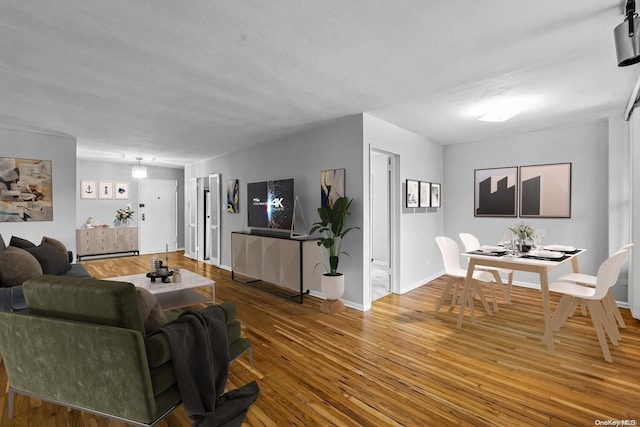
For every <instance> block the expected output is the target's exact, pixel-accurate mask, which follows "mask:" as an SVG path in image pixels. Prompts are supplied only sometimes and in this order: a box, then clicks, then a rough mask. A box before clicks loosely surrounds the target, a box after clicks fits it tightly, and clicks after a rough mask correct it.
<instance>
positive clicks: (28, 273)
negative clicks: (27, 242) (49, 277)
mask: <svg viewBox="0 0 640 427" xmlns="http://www.w3.org/2000/svg"><path fill="white" fill-rule="evenodd" d="M38 276H42V267H41V266H40V263H39V262H38V260H37V259H36V258H35V257H34V256H33V255H31V254H30V253H29V252H27V251H25V250H24V249H20V248H15V247H11V246H9V247H8V248H7V249H5V250H4V251H2V252H0V283H2V286H7V287H9V286H20V285H22V283H24V282H26V281H27V280H29V279H33V278H34V277H38Z"/></svg>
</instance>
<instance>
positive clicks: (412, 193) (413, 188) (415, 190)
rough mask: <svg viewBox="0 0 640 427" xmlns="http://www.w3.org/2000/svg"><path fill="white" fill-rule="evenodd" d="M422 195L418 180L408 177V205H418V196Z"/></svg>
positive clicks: (410, 206) (411, 206)
mask: <svg viewBox="0 0 640 427" xmlns="http://www.w3.org/2000/svg"><path fill="white" fill-rule="evenodd" d="M419 196H420V187H419V185H418V181H416V180H413V179H408V180H407V181H406V205H407V207H408V208H417V207H418V200H419V199H418V197H419Z"/></svg>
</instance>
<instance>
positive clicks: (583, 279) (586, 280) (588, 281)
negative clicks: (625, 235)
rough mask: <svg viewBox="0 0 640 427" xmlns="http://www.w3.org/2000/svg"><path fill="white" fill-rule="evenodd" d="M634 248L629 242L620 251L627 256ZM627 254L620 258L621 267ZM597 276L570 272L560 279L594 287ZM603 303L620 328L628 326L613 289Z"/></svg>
mask: <svg viewBox="0 0 640 427" xmlns="http://www.w3.org/2000/svg"><path fill="white" fill-rule="evenodd" d="M632 248H633V243H629V244H626V245H624V246H623V247H622V248H620V251H625V252H626V254H627V256H629V254H630V253H631V249H632ZM620 251H618V252H620ZM627 256H625V257H622V259H621V260H620V268H622V264H624V261H625V259H626V258H627ZM596 278H597V276H593V275H590V274H583V273H570V274H565V275H563V276H560V277H559V278H558V280H562V281H569V282H576V283H578V284H580V285H584V286H591V287H593V286H595V285H596ZM602 304H603V306H604V309H605V311H606V313H607V317H608V318H611V317H613V318H614V319H615V322H616V323H617V325H618V326H619V327H620V328H623V329H624V328H626V327H627V325H626V323H625V322H624V319H623V318H622V314H620V309H619V308H618V304H616V299H615V297H614V296H613V293H612V292H611V290H609V292H607V296H606V297H605V298H604V300H603V301H602ZM583 314H586V313H584V312H583Z"/></svg>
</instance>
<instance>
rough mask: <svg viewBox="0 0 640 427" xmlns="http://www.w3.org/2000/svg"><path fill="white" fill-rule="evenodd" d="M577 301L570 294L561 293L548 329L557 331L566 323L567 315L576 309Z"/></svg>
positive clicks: (570, 314) (569, 315)
mask: <svg viewBox="0 0 640 427" xmlns="http://www.w3.org/2000/svg"><path fill="white" fill-rule="evenodd" d="M577 305H578V302H577V301H576V299H575V298H574V297H572V296H570V295H563V296H562V297H560V301H558V305H557V307H556V312H555V313H554V314H553V317H552V318H551V325H550V329H551V331H553V332H556V331H559V330H560V328H561V327H562V326H563V325H564V324H565V323H567V320H568V319H569V317H571V316H572V315H573V313H574V312H575V310H576V307H577Z"/></svg>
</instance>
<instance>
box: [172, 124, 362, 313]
mask: <svg viewBox="0 0 640 427" xmlns="http://www.w3.org/2000/svg"><path fill="white" fill-rule="evenodd" d="M340 168H344V169H345V170H346V171H345V187H346V188H345V191H346V196H347V197H350V198H351V197H353V198H355V201H354V203H353V205H352V215H351V217H350V225H353V226H359V227H362V222H363V197H362V194H363V193H362V188H363V165H362V115H355V116H349V117H343V118H340V119H336V120H333V121H330V122H327V123H324V124H321V125H319V126H317V127H314V128H312V129H309V130H307V131H305V132H301V133H298V134H295V135H292V136H289V137H286V138H282V139H280V140H276V141H272V142H267V143H263V144H258V145H256V146H254V147H253V148H250V149H246V150H241V151H238V152H234V153H231V154H228V155H223V156H218V157H215V158H212V159H207V160H203V161H202V162H198V163H196V164H193V165H188V166H187V167H185V182H186V183H188V182H189V179H190V178H194V177H204V176H208V175H209V174H210V173H220V174H221V184H222V185H221V187H222V188H223V189H224V190H223V191H222V192H221V193H222V194H221V201H220V202H221V204H222V206H226V182H227V180H229V179H236V178H237V179H239V180H240V213H237V214H232V213H227V212H226V211H224V212H223V213H222V217H221V221H220V222H221V248H220V253H221V265H222V266H224V267H225V268H230V266H231V232H232V231H241V230H243V229H244V228H245V227H246V215H247V209H246V207H247V199H246V197H247V183H250V182H260V181H266V180H271V179H282V178H293V179H294V182H295V192H296V195H297V196H298V197H299V199H300V202H301V205H302V208H303V210H304V215H305V218H306V221H307V224H308V225H309V228H310V227H311V224H312V223H313V222H315V221H317V220H318V219H319V218H318V215H317V208H318V207H319V206H320V171H321V170H324V169H340ZM359 234H360V235H359ZM361 234H362V233H361V232H358V231H353V232H351V233H350V234H349V235H347V238H346V239H345V241H344V243H343V246H342V249H343V250H344V251H346V252H348V253H349V254H350V257H342V258H341V259H340V266H339V270H340V271H341V272H342V273H344V274H345V276H346V280H345V294H344V300H345V303H346V304H348V305H351V306H353V307H356V308H361V307H362V305H363V290H362V287H363V285H362V284H363V267H362V265H363V258H362V254H363V250H362V236H361ZM327 262H328V261H327ZM317 271H318V274H320V273H321V269H318V270H317Z"/></svg>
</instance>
